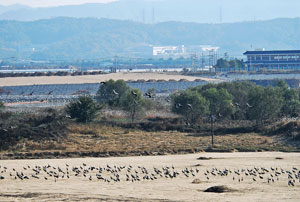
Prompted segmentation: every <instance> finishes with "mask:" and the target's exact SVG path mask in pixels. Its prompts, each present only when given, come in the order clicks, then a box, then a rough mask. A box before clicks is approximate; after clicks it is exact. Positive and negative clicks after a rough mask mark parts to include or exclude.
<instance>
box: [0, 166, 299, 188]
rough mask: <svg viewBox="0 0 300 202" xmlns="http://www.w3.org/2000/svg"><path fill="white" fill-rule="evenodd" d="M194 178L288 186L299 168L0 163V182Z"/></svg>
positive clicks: (297, 173)
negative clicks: (201, 167)
mask: <svg viewBox="0 0 300 202" xmlns="http://www.w3.org/2000/svg"><path fill="white" fill-rule="evenodd" d="M180 177H181V178H197V179H200V180H201V181H215V180H218V179H219V178H224V177H227V178H231V179H230V180H232V181H233V182H236V183H242V182H252V183H268V184H271V183H278V182H279V181H281V182H282V181H286V184H287V185H288V186H292V187H293V186H297V185H298V186H299V185H300V169H298V168H296V167H293V168H292V169H290V170H286V169H282V168H278V167H271V168H270V169H268V168H264V167H252V168H245V169H228V168H224V169H218V168H211V169H206V170H200V169H199V167H190V168H188V167H185V168H183V169H176V168H175V167H174V166H173V165H172V166H163V167H153V168H151V169H149V168H146V167H144V166H137V167H133V166H132V165H123V166H116V165H113V166H112V165H108V164H107V165H105V166H88V165H87V164H85V163H82V164H81V165H79V166H70V165H68V164H65V166H63V167H59V166H53V165H49V164H48V165H44V166H40V165H35V166H29V165H26V166H23V167H22V168H21V169H20V170H17V169H16V168H8V167H6V166H1V165H0V182H1V181H3V180H7V179H10V180H17V181H23V180H45V181H50V180H52V181H54V182H58V181H63V180H69V179H72V178H73V179H79V180H86V181H98V182H105V183H117V182H121V181H126V182H132V183H134V182H140V181H154V180H159V179H161V180H172V179H175V178H180Z"/></svg>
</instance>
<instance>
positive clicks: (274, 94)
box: [248, 86, 284, 125]
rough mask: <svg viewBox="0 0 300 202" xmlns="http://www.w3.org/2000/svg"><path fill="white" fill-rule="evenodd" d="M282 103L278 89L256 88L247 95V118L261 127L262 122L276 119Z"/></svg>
mask: <svg viewBox="0 0 300 202" xmlns="http://www.w3.org/2000/svg"><path fill="white" fill-rule="evenodd" d="M283 101H284V100H283V97H282V93H281V91H280V88H278V87H276V88H273V87H270V86H268V87H265V88H264V87H261V86H256V87H255V88H253V89H252V90H251V92H250V94H249V104H250V105H251V108H250V109H249V111H248V115H249V118H250V119H251V120H256V123H257V124H258V125H263V123H264V121H266V120H269V119H274V118H276V117H278V115H279V114H280V111H281V108H282V106H283Z"/></svg>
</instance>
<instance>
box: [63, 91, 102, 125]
mask: <svg viewBox="0 0 300 202" xmlns="http://www.w3.org/2000/svg"><path fill="white" fill-rule="evenodd" d="M99 110H100V107H99V105H98V104H97V103H96V102H95V101H94V100H93V98H91V97H90V96H79V97H78V99H75V100H73V101H71V102H70V103H69V104H68V105H67V106H66V112H67V114H69V115H70V116H71V118H72V119H76V121H77V122H82V123H86V122H89V121H92V120H93V119H94V118H95V117H96V116H97V113H98V112H99Z"/></svg>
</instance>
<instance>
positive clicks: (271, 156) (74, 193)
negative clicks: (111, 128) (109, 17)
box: [0, 152, 300, 202]
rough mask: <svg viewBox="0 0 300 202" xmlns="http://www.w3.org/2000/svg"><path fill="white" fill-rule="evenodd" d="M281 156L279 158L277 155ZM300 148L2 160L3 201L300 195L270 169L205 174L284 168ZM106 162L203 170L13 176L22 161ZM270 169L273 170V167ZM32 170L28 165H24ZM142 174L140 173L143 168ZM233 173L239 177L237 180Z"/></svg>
mask: <svg viewBox="0 0 300 202" xmlns="http://www.w3.org/2000/svg"><path fill="white" fill-rule="evenodd" d="M200 156H201V157H212V159H211V160H197V158H198V157H200ZM278 157H280V158H281V159H276V158H278ZM299 159H300V154H299V153H276V152H266V153H198V154H189V155H170V156H147V157H116V158H79V159H53V160H52V159H45V160H2V161H0V165H1V166H2V168H0V171H2V170H3V166H6V167H7V171H6V172H5V173H1V174H0V175H3V176H5V179H3V180H0V201H216V202H218V201H268V202H269V201H272V202H273V201H278V202H279V201H295V202H296V201H299V198H300V183H299V180H298V181H296V182H295V186H288V184H287V183H288V179H287V175H286V174H282V175H281V176H279V179H278V181H277V180H275V182H274V183H267V181H266V177H267V176H268V175H269V173H266V174H265V175H263V176H264V179H259V178H258V177H256V181H253V179H252V178H253V177H252V176H251V177H247V176H246V175H242V176H243V181H242V182H238V178H239V177H240V176H237V175H236V174H234V173H231V174H229V175H228V176H218V175H217V176H213V175H208V176H209V180H208V179H207V175H204V172H206V170H212V168H218V169H224V168H227V169H230V170H232V171H239V172H240V171H241V169H253V168H254V167H264V168H267V169H268V170H270V168H271V167H273V168H278V169H279V168H280V169H283V170H292V169H293V168H298V169H300V161H299ZM83 163H85V164H87V166H96V167H97V166H98V167H105V166H106V165H110V166H114V165H116V166H123V165H124V166H129V165H131V166H132V167H133V169H135V168H136V169H137V167H138V166H144V167H145V168H147V169H148V170H149V171H150V170H152V169H153V167H156V168H162V167H165V166H169V167H171V166H174V167H175V170H177V171H179V173H180V172H181V170H182V169H185V168H189V169H190V168H192V169H195V168H196V167H197V168H198V169H199V170H200V171H199V173H195V176H189V177H185V176H184V175H182V174H180V175H179V176H178V177H176V178H174V179H166V178H164V177H163V178H159V179H157V180H153V181H152V180H149V181H143V180H141V181H137V182H131V181H126V180H125V174H126V172H125V171H123V172H120V175H121V182H110V183H107V182H103V181H99V180H97V179H95V178H93V180H91V181H90V180H89V179H88V177H83V176H81V177H75V176H71V177H70V179H66V178H64V179H58V180H57V181H56V182H55V181H54V180H53V179H48V180H44V179H33V178H32V179H31V178H30V179H29V180H23V181H21V180H19V179H17V180H15V179H14V178H13V177H11V176H9V174H10V173H13V171H12V169H13V168H15V169H16V170H19V171H20V170H22V169H23V167H26V166H28V165H29V166H30V167H33V166H35V165H40V166H45V165H48V164H50V165H51V166H55V167H56V168H57V167H61V168H63V169H64V168H65V167H66V164H68V165H70V167H73V166H76V167H79V166H82V164H83ZM270 171H271V170H270ZM23 172H24V173H25V174H28V176H29V174H30V171H29V170H24V169H23ZM139 175H141V173H140V174H139ZM233 177H235V179H234V180H233ZM195 179H200V181H201V183H199V184H193V183H192V182H193V180H195ZM216 185H226V186H227V187H229V188H231V189H233V190H234V191H232V192H228V193H206V192H203V191H204V190H205V189H207V188H209V187H211V186H216Z"/></svg>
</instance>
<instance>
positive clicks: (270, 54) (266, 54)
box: [244, 50, 300, 71]
mask: <svg viewBox="0 0 300 202" xmlns="http://www.w3.org/2000/svg"><path fill="white" fill-rule="evenodd" d="M244 55H245V56H246V57H247V61H246V62H245V64H246V66H247V69H248V70H249V71H259V70H263V69H265V70H299V69H300V50H273V51H265V50H259V51H247V52H245V53H244Z"/></svg>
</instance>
